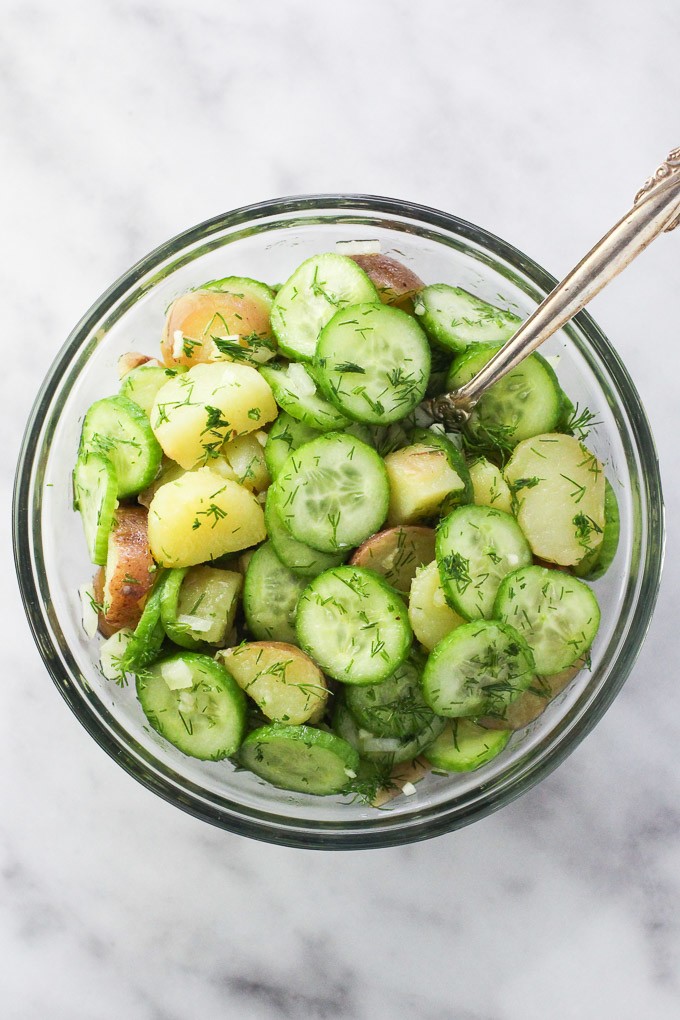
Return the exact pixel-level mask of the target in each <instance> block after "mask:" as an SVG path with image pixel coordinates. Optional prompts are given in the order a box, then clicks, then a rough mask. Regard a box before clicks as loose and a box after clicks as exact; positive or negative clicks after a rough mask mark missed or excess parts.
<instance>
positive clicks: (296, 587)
mask: <svg viewBox="0 0 680 1020" xmlns="http://www.w3.org/2000/svg"><path fill="white" fill-rule="evenodd" d="M307 584H308V581H307V579H306V578H304V577H298V576H297V575H296V574H293V573H292V571H290V570H289V569H288V568H287V567H286V566H284V564H283V563H282V562H281V560H280V559H279V558H278V556H277V555H276V553H275V552H274V547H273V545H272V544H271V542H265V543H264V545H261V546H260V548H259V549H256V550H255V552H254V553H253V556H252V558H251V560H250V563H249V564H248V567H247V570H246V577H245V582H244V585H243V610H244V612H245V614H246V622H247V624H248V627H249V629H250V630H251V632H252V634H253V635H254V637H256V638H257V639H258V641H286V642H287V643H288V644H294V645H296V644H297V634H296V632H295V610H296V608H297V604H298V599H299V598H300V595H301V594H302V592H303V591H304V589H305V588H306V586H307Z"/></svg>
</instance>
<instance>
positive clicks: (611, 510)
mask: <svg viewBox="0 0 680 1020" xmlns="http://www.w3.org/2000/svg"><path fill="white" fill-rule="evenodd" d="M592 524H593V522H592V521H591V522H590V525H589V524H588V522H587V521H586V522H585V524H584V525H582V528H583V531H584V539H585V540H586V541H587V542H591V541H592V537H591V534H592V530H593V529H592ZM620 532H621V517H620V514H619V501H618V499H617V498H616V493H615V492H614V489H613V487H612V485H611V483H610V481H609V479H608V478H605V480H604V532H603V534H602V541H601V542H600V544H599V547H598V548H596V549H592V550H589V551H588V552H587V553H586V555H585V556H584V557H583V559H582V560H581V562H580V563H577V564H576V566H575V567H574V568H573V570H574V573H575V574H576V576H577V577H582V578H584V579H585V580H586V581H597V579H598V578H599V577H602V575H603V574H606V572H607V571H608V570H609V568H610V567H611V565H612V563H613V562H614V557H615V556H616V550H617V549H618V547H619V535H620Z"/></svg>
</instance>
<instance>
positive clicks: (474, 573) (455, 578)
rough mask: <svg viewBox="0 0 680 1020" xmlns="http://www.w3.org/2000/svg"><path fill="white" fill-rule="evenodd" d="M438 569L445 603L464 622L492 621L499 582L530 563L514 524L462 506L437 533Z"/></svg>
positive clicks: (491, 513)
mask: <svg viewBox="0 0 680 1020" xmlns="http://www.w3.org/2000/svg"><path fill="white" fill-rule="evenodd" d="M436 548H437V563H438V565H439V574H440V577H441V582H442V588H443V589H444V594H445V595H446V598H447V601H449V602H450V604H451V605H452V606H453V608H454V609H455V610H456V611H457V612H458V613H460V615H461V616H464V617H465V618H466V619H467V620H476V619H479V618H480V617H486V618H487V619H488V618H489V617H490V616H492V615H493V605H494V599H495V597H496V592H497V591H498V586H499V584H500V583H501V581H502V579H503V578H504V577H505V575H506V574H507V573H509V572H510V571H511V570H516V569H517V568H518V567H524V566H527V565H528V564H529V563H531V562H532V556H531V549H530V548H529V543H528V542H527V540H526V538H525V537H524V535H523V534H522V530H521V528H520V527H519V525H518V523H517V521H516V520H515V519H514V517H511V516H510V514H506V513H504V512H503V511H502V510H492V509H491V507H487V506H474V505H472V506H461V507H458V509H457V510H454V511H453V512H452V513H450V514H449V516H448V517H446V518H445V519H444V520H443V521H442V523H441V524H440V526H439V529H438V531H437V546H436Z"/></svg>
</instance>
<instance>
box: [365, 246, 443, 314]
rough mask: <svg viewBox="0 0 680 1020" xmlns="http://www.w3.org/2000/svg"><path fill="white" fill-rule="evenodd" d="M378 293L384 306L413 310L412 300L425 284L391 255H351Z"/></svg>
mask: <svg viewBox="0 0 680 1020" xmlns="http://www.w3.org/2000/svg"><path fill="white" fill-rule="evenodd" d="M349 257H350V258H351V259H352V260H353V261H354V262H356V264H357V265H358V266H359V267H360V268H361V269H363V271H364V272H365V273H366V275H367V276H368V277H369V279H370V280H371V283H372V284H373V286H374V287H375V289H376V290H377V291H378V294H379V295H380V300H381V301H382V303H383V304H384V305H395V306H396V307H397V308H403V309H404V310H405V311H411V310H412V304H413V303H412V298H413V297H414V295H415V294H417V293H418V291H420V290H422V289H423V287H424V286H425V284H424V283H423V281H422V280H421V279H420V277H419V276H416V274H415V273H414V272H413V271H412V270H411V269H409V268H408V266H405V265H404V264H403V263H402V262H398V261H397V259H393V258H391V257H390V256H389V255H379V254H374V255H350V256H349Z"/></svg>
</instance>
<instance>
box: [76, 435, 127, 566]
mask: <svg viewBox="0 0 680 1020" xmlns="http://www.w3.org/2000/svg"><path fill="white" fill-rule="evenodd" d="M93 466H94V468H95V470H97V472H98V474H99V476H100V478H103V480H104V483H105V487H104V492H103V495H102V499H101V501H100V503H99V508H98V510H97V520H96V523H95V526H94V531H93V532H92V534H90V535H88V534H87V529H86V528H85V530H86V534H85V538H86V541H87V545H88V552H89V554H90V559H91V560H92V562H93V563H95V564H96V565H97V566H100V567H103V566H105V565H106V560H107V556H108V546H109V535H110V534H111V528H112V527H113V521H114V517H115V513H116V509H117V507H118V499H117V493H118V477H117V474H116V469H115V466H114V465H113V464H112V463H111V461H110V460H109V459H108V457H104V456H102V455H101V454H98V453H87V452H81V453H79V455H78V459H77V461H76V466H75V468H74V469H73V508H74V510H79V511H80V514H81V517H82V520H83V525H84V527H85V521H86V518H85V511H86V510H87V507H86V501H87V499H88V497H89V496H91V493H90V492H89V491H85V489H84V486H85V485H86V484H89V483H88V482H87V481H86V479H85V477H84V475H85V473H86V472H87V471H88V468H90V469H92V467H93Z"/></svg>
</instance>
